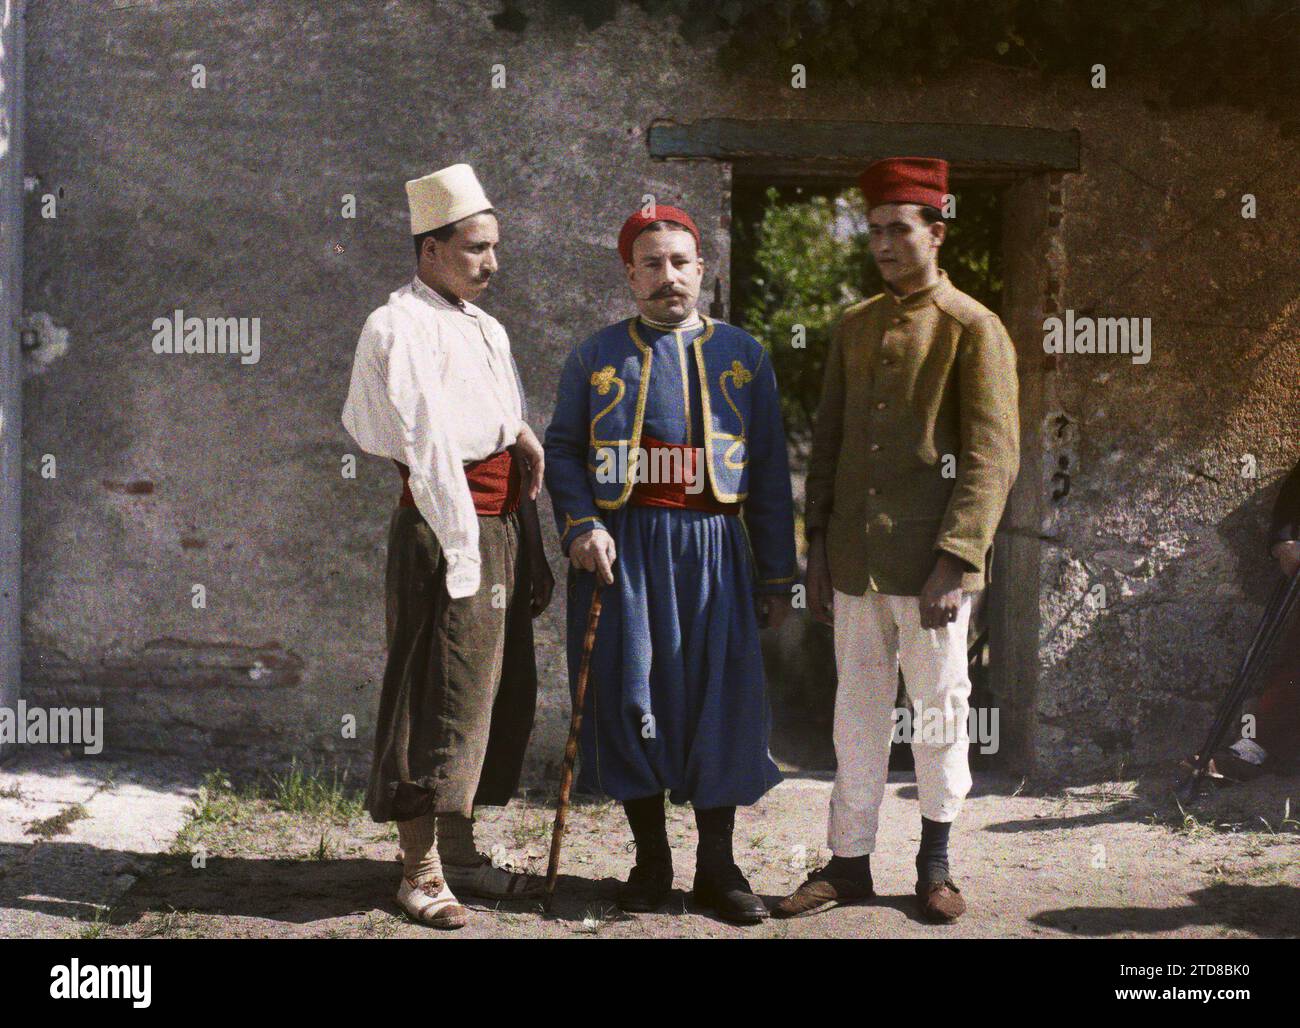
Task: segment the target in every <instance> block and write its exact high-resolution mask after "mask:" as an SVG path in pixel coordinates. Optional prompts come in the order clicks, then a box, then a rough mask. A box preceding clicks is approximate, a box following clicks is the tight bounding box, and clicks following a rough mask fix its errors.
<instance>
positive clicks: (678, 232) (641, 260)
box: [627, 228, 704, 323]
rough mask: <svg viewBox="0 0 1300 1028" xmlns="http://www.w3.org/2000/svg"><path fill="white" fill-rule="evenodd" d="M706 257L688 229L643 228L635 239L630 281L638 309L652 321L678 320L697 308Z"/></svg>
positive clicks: (628, 281) (669, 321)
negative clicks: (703, 256)
mask: <svg viewBox="0 0 1300 1028" xmlns="http://www.w3.org/2000/svg"><path fill="white" fill-rule="evenodd" d="M703 278H704V259H703V258H702V257H701V256H700V252H699V250H698V249H697V248H696V246H695V237H694V236H693V235H691V234H690V233H689V232H687V231H686V230H685V229H676V228H674V229H667V230H661V231H655V232H642V233H641V234H640V235H639V236H637V237H636V239H634V240H633V241H632V263H631V264H629V265H627V284H628V285H629V286H631V288H632V295H633V297H635V298H636V306H637V310H639V311H640V312H641V313H642V314H643V315H644V316H645V317H647V318H649V319H650V320H651V321H661V322H668V323H672V322H676V321H681V320H682V319H684V318H686V317H688V316H689V315H690V313H691V311H693V310H695V302H696V301H697V300H698V299H699V298H700V282H701V281H702V280H703Z"/></svg>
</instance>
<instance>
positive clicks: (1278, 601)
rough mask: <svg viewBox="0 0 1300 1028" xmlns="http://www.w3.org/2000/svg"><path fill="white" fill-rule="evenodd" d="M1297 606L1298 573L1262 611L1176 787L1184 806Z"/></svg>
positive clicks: (1277, 589) (1275, 592) (1193, 795)
mask: <svg viewBox="0 0 1300 1028" xmlns="http://www.w3.org/2000/svg"><path fill="white" fill-rule="evenodd" d="M1297 602H1300V571H1297V572H1296V573H1295V574H1294V575H1292V576H1291V578H1290V579H1283V580H1282V581H1281V582H1279V583H1278V584H1277V586H1276V587H1274V589H1273V592H1272V595H1270V597H1269V601H1268V604H1267V606H1265V608H1264V616H1263V617H1262V618H1260V621H1259V626H1258V627H1257V628H1256V629H1255V636H1254V638H1253V639H1251V642H1250V646H1249V647H1247V649H1246V657H1245V659H1244V660H1243V661H1242V664H1241V670H1240V671H1238V672H1237V677H1236V679H1235V680H1234V681H1233V683H1232V687H1231V688H1230V689H1229V690H1228V694H1227V695H1226V696H1225V697H1224V698H1223V702H1222V703H1221V704H1220V705H1219V709H1218V711H1217V712H1216V713H1215V716H1214V721H1213V722H1212V723H1211V725H1210V731H1209V734H1208V735H1207V736H1206V738H1205V742H1204V743H1203V744H1202V746H1201V748H1200V750H1199V752H1198V753H1197V754H1196V758H1195V760H1194V762H1193V765H1192V773H1191V774H1190V775H1189V776H1188V777H1187V778H1186V779H1184V781H1183V782H1182V783H1181V784H1180V785H1179V786H1178V789H1177V795H1178V797H1179V799H1180V800H1182V801H1183V802H1191V801H1192V800H1194V799H1195V798H1196V795H1197V793H1198V792H1199V790H1200V786H1201V782H1202V780H1203V779H1204V777H1205V775H1206V772H1207V771H1208V770H1209V766H1210V760H1211V759H1212V758H1213V757H1214V751H1215V750H1217V749H1218V748H1219V744H1220V743H1221V742H1222V741H1223V737H1224V735H1226V734H1227V732H1228V729H1229V728H1230V727H1231V725H1232V717H1233V714H1234V713H1235V712H1236V710H1237V708H1238V707H1239V706H1240V705H1241V704H1242V702H1243V701H1244V700H1246V698H1247V697H1249V696H1250V695H1251V693H1252V691H1253V689H1254V685H1255V682H1256V680H1257V679H1258V678H1259V676H1260V674H1261V673H1262V672H1263V670H1264V667H1265V666H1266V665H1267V663H1268V658H1269V655H1270V653H1271V651H1272V649H1273V645H1274V643H1276V642H1277V638H1278V636H1279V635H1281V634H1282V629H1283V628H1284V627H1285V626H1286V624H1287V622H1288V620H1289V619H1290V616H1291V612H1292V610H1294V609H1295V606H1296V604H1297Z"/></svg>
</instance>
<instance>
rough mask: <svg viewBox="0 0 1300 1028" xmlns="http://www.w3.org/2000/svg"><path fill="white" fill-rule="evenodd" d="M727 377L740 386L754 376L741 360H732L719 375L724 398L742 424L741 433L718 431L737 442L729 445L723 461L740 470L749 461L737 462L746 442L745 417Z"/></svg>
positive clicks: (719, 383)
mask: <svg viewBox="0 0 1300 1028" xmlns="http://www.w3.org/2000/svg"><path fill="white" fill-rule="evenodd" d="M727 379H731V381H732V383H733V384H734V385H735V386H736V387H737V388H739V387H740V386H743V385H745V384H746V383H748V382H752V381H753V380H754V376H753V375H752V374H750V371H749V369H748V368H747V367H745V365H743V364H741V363H740V361H732V362H731V370H729V371H724V372H723V373H722V374H721V375H719V376H718V388H719V389H720V390H722V398H723V399H724V400H726V401H727V405H728V406H729V407H730V408H731V409H732V411H733V412H734V413H735V415H736V421H737V422H738V423H739V424H740V434H739V435H724V434H723V433H721V432H719V433H718V437H719V438H721V439H734V440H735V442H733V443H732V444H731V445H730V446H728V447H727V452H726V453H724V454H723V455H722V463H723V464H725V465H726V466H727V467H729V468H731V469H732V470H733V471H739V470H740V469H741V468H743V467H744V466H745V465H746V464H748V463H749V461H748V460H742V461H741V462H740V463H739V464H737V463H736V462H735V453H736V451H737V450H738V449H740V448H741V446H743V445H744V443H745V419H744V417H742V416H741V413H740V409H739V408H738V407H737V406H736V404H735V401H733V400H732V398H731V394H730V393H728V392H727Z"/></svg>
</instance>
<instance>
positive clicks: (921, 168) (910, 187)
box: [858, 157, 948, 210]
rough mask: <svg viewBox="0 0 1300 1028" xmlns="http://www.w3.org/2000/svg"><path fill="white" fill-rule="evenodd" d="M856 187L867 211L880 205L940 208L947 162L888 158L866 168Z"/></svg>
mask: <svg viewBox="0 0 1300 1028" xmlns="http://www.w3.org/2000/svg"><path fill="white" fill-rule="evenodd" d="M858 185H859V186H860V187H861V189H862V195H863V196H865V197H866V198H867V209H868V210H870V209H871V208H872V207H875V206H877V205H878V204H882V203H922V204H925V205H926V206H928V207H939V208H942V207H943V198H944V195H945V194H946V193H947V192H948V162H947V161H941V160H939V159H938V158H937V157H889V158H886V159H885V160H883V161H876V162H875V163H874V164H869V165H867V169H866V171H864V172H863V173H862V174H861V175H859V176H858Z"/></svg>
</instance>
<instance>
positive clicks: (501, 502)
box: [393, 450, 520, 515]
mask: <svg viewBox="0 0 1300 1028" xmlns="http://www.w3.org/2000/svg"><path fill="white" fill-rule="evenodd" d="M393 463H394V464H396V465H397V470H398V471H400V472H401V473H402V498H401V499H400V500H398V501H397V502H398V504H399V505H400V506H402V507H414V506H415V498H414V497H413V496H412V495H411V484H410V482H409V481H408V480H409V479H410V477H411V469H410V468H408V467H407V466H406V465H405V464H403V463H402V462H401V461H400V460H395V461H393ZM465 480H466V481H467V482H468V483H469V495H470V497H471V498H472V499H473V501H474V511H475V513H477V514H485V515H495V514H509V513H510V512H511V511H513V510H516V509H517V508H518V507H519V485H520V476H519V465H518V464H516V463H515V459H514V455H513V454H512V453H511V452H510V451H509V450H502V451H501V452H500V453H495V454H493V455H492V456H491V457H488V458H486V459H485V460H476V461H471V462H470V463H468V464H466V465H465Z"/></svg>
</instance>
